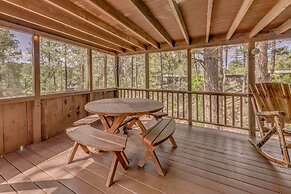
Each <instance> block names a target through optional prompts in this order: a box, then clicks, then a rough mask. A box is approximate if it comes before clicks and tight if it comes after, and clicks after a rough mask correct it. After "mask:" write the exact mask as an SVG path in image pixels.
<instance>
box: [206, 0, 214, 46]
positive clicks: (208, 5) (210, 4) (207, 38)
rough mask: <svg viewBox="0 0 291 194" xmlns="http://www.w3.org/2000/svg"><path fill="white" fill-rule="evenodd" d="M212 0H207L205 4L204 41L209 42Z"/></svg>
mask: <svg viewBox="0 0 291 194" xmlns="http://www.w3.org/2000/svg"><path fill="white" fill-rule="evenodd" d="M212 7H213V0H208V4H207V24H206V40H205V41H206V42H209V34H210V26H211V15H212Z"/></svg>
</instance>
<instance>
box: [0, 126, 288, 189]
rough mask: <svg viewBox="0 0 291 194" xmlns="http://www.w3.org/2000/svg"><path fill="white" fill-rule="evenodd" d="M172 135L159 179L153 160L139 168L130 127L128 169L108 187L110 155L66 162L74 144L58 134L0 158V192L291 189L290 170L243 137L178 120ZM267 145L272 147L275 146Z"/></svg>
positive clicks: (138, 146)
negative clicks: (173, 144)
mask: <svg viewBox="0 0 291 194" xmlns="http://www.w3.org/2000/svg"><path fill="white" fill-rule="evenodd" d="M175 138H176V141H177V143H178V146H179V147H178V148H177V149H175V150H173V149H172V148H171V145H170V143H169V142H165V143H164V144H163V145H161V146H159V147H158V148H157V155H158V157H159V158H160V160H161V163H162V165H163V167H164V169H165V170H166V176H165V177H161V176H159V175H157V173H156V172H155V169H154V167H153V165H152V163H151V161H148V163H147V164H146V165H145V167H144V168H138V166H137V163H138V161H139V160H140V159H141V158H142V156H143V154H144V152H145V149H144V147H143V144H142V142H141V138H140V136H139V135H138V133H137V131H131V132H130V138H129V141H128V144H127V148H126V154H127V155H128V158H129V160H130V167H129V169H128V170H127V171H124V170H123V169H122V168H121V167H120V166H119V167H118V173H117V174H116V176H115V183H114V184H113V185H112V186H111V187H110V188H107V187H106V186H105V180H106V178H107V175H108V168H109V166H110V162H111V154H110V153H105V152H103V153H100V154H98V155H97V154H91V155H90V156H88V155H86V154H84V153H83V152H82V150H79V152H78V155H77V157H76V158H77V160H75V162H74V163H72V164H70V165H67V164H66V162H67V158H68V154H69V152H70V149H71V146H72V144H73V142H72V141H71V140H70V139H68V137H67V136H66V134H62V135H59V136H57V137H54V138H51V139H49V140H48V141H45V142H42V143H40V144H36V145H30V146H28V147H25V148H23V149H22V150H19V151H15V152H13V153H10V154H7V155H5V156H4V157H3V158H0V175H1V176H0V181H1V185H0V193H9V192H11V193H15V192H19V193H29V194H31V193H61V194H65V193H89V194H93V193H118V194H120V193H145V194H152V193H179V194H181V193H207V194H210V193H264V194H268V193H291V170H290V169H284V168H280V167H278V166H274V165H272V164H270V163H269V162H268V161H266V160H265V159H264V158H263V157H261V156H260V155H259V154H258V153H256V152H255V151H254V149H253V148H252V147H251V146H250V144H249V143H248V141H247V136H246V135H241V134H234V133H231V132H222V131H217V130H211V129H205V128H198V127H190V126H188V125H182V124H179V125H178V129H177V130H176V133H175ZM268 149H269V150H270V151H275V148H274V145H269V147H268ZM84 158H85V159H84ZM81 159H82V160H81Z"/></svg>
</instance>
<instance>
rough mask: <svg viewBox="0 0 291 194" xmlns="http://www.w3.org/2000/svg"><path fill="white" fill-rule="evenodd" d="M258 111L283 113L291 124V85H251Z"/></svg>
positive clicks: (285, 119) (286, 120)
mask: <svg viewBox="0 0 291 194" xmlns="http://www.w3.org/2000/svg"><path fill="white" fill-rule="evenodd" d="M249 87H250V90H251V92H252V94H253V97H254V100H255V105H256V108H257V111H259V112H261V111H282V112H284V113H285V114H286V116H285V117H284V121H285V122H286V123H291V85H289V84H280V83H257V84H250V85H249Z"/></svg>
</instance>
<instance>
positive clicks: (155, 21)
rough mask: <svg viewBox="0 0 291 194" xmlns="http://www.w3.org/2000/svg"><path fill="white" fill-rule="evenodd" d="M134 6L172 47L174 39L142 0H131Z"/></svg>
mask: <svg viewBox="0 0 291 194" xmlns="http://www.w3.org/2000/svg"><path fill="white" fill-rule="evenodd" d="M131 2H132V3H133V4H134V5H135V7H136V8H137V9H138V10H139V11H140V13H142V15H143V16H144V17H145V18H146V20H147V21H148V22H149V23H150V24H151V25H152V27H153V28H154V29H155V30H156V31H157V32H158V33H159V34H160V35H161V36H162V38H163V39H164V40H165V41H166V42H167V43H168V44H169V45H170V46H172V47H174V41H173V40H172V38H171V36H170V35H169V33H168V32H167V30H166V29H165V28H164V27H163V26H162V25H161V23H160V22H159V21H158V19H157V18H156V17H155V16H154V15H153V14H152V12H151V11H150V10H149V8H148V7H147V6H146V4H145V3H144V2H143V1H142V0H131Z"/></svg>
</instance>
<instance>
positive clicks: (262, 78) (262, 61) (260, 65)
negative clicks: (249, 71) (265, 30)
mask: <svg viewBox="0 0 291 194" xmlns="http://www.w3.org/2000/svg"><path fill="white" fill-rule="evenodd" d="M257 48H258V49H259V50H260V53H259V54H258V55H257V65H256V82H268V81H269V73H268V53H267V50H268V42H258V43H257Z"/></svg>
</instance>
